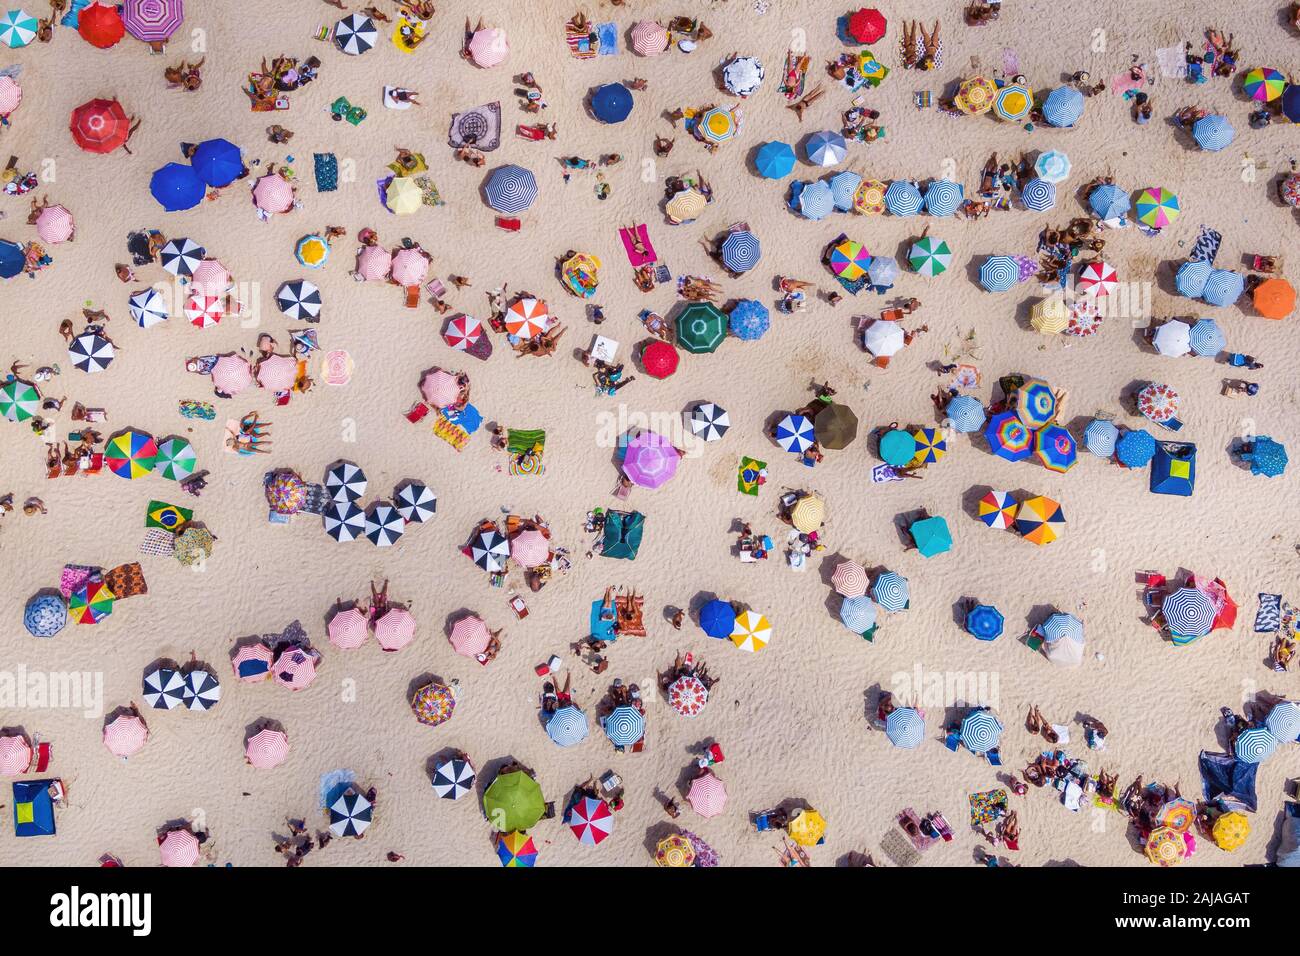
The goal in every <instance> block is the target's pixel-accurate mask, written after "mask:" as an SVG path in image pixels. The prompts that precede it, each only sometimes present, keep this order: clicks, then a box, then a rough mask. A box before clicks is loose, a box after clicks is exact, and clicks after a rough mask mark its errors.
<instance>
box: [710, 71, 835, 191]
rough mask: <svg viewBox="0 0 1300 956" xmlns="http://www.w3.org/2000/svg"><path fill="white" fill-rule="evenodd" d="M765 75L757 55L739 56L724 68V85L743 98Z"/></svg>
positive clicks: (729, 90) (760, 82)
mask: <svg viewBox="0 0 1300 956" xmlns="http://www.w3.org/2000/svg"><path fill="white" fill-rule="evenodd" d="M763 76H764V73H763V64H762V63H760V62H759V61H758V59H757V58H756V57H752V56H738V57H736V58H735V59H733V60H732V61H731V62H729V63H728V64H727V65H726V66H724V67H723V68H722V85H723V86H725V87H726V88H727V91H728V92H729V93H734V94H735V95H736V96H739V97H741V98H742V99H743V98H744V97H746V96H753V95H754V94H755V93H757V92H758V88H759V87H760V86H762V85H763ZM841 158H842V157H841ZM821 165H827V164H825V163H823V164H821Z"/></svg>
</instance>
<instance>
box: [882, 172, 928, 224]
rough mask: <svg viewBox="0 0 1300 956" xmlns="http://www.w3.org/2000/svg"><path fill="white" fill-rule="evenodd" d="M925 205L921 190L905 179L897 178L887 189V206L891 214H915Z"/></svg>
mask: <svg viewBox="0 0 1300 956" xmlns="http://www.w3.org/2000/svg"><path fill="white" fill-rule="evenodd" d="M923 205H925V200H924V199H923V198H922V197H921V190H919V189H917V188H916V184H915V183H910V182H908V181H907V180H905V179H895V180H894V181H893V182H891V183H890V184H889V188H888V189H886V190H885V208H886V209H888V210H889V214H890V215H891V216H914V215H916V214H917V213H918V212H920V211H921V207H922V206H923Z"/></svg>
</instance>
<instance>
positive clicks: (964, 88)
mask: <svg viewBox="0 0 1300 956" xmlns="http://www.w3.org/2000/svg"><path fill="white" fill-rule="evenodd" d="M997 93H998V88H997V86H995V85H994V83H993V81H992V80H990V79H987V78H986V77H983V76H972V77H970V78H969V79H966V80H963V81H962V82H961V85H960V86H958V87H957V95H956V96H954V97H953V105H954V106H956V107H957V109H958V110H960V111H961V112H963V113H965V114H966V115H967V116H978V115H980V114H981V113H987V112H988V111H989V110H991V109H993V102H994V99H995V98H996V97H997Z"/></svg>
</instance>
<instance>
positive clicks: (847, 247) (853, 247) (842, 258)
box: [830, 239, 871, 282]
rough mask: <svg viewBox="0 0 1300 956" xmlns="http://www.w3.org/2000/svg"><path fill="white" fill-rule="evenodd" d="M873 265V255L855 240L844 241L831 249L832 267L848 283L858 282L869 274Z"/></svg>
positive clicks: (832, 270)
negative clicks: (869, 269)
mask: <svg viewBox="0 0 1300 956" xmlns="http://www.w3.org/2000/svg"><path fill="white" fill-rule="evenodd" d="M870 265H871V253H870V252H868V251H867V247H866V246H864V245H863V244H862V243H860V242H858V241H856V240H854V239H843V240H841V241H840V242H838V243H836V244H835V246H834V247H833V248H832V249H831V254H830V267H831V272H833V273H835V274H836V275H837V276H839V277H840V278H841V279H843V280H845V281H846V282H856V281H857V280H858V279H861V278H862V277H863V276H865V275H866V274H867V269H868V267H870Z"/></svg>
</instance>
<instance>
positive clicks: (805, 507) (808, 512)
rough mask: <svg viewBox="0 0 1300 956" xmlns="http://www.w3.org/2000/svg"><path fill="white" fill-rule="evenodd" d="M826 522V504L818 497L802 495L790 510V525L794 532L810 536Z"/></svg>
mask: <svg viewBox="0 0 1300 956" xmlns="http://www.w3.org/2000/svg"><path fill="white" fill-rule="evenodd" d="M825 520H826V502H825V501H823V500H822V498H821V497H820V496H819V495H803V496H802V497H801V498H800V499H799V500H798V501H796V502H795V504H794V507H793V508H791V509H790V523H791V524H793V525H794V527H795V530H796V531H802V532H803V533H804V534H810V533H812V532H814V531H816V530H817V529H818V528H820V527H821V526H822V522H824V521H825Z"/></svg>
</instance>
